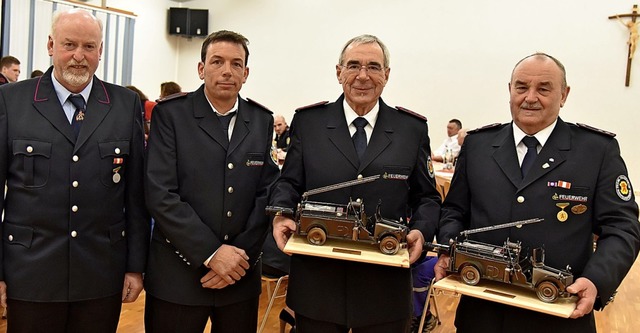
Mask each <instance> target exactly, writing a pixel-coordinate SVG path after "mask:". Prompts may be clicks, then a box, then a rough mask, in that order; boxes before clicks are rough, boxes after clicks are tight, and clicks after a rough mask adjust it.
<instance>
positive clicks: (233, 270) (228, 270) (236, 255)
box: [200, 244, 249, 284]
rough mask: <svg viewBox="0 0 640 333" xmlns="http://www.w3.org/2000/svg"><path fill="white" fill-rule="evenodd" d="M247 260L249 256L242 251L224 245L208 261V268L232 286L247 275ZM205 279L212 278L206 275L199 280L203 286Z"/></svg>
mask: <svg viewBox="0 0 640 333" xmlns="http://www.w3.org/2000/svg"><path fill="white" fill-rule="evenodd" d="M248 260H249V256H247V254H246V253H245V252H244V250H243V249H241V248H238V247H235V246H232V245H227V244H224V245H222V246H220V248H218V251H217V252H216V254H215V255H214V256H213V258H211V260H210V261H209V268H211V270H212V271H213V272H214V273H215V274H217V276H218V277H220V278H222V279H223V280H224V281H225V282H226V283H227V284H234V283H236V281H238V280H240V278H242V277H243V276H244V275H245V274H247V269H249V261H248ZM205 277H209V279H211V278H214V276H210V275H209V274H206V275H205V276H204V277H203V278H202V279H200V282H201V283H203V284H204V283H206V282H207V281H208V280H206V281H204V280H203V279H204V278H205Z"/></svg>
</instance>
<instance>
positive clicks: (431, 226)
mask: <svg viewBox="0 0 640 333" xmlns="http://www.w3.org/2000/svg"><path fill="white" fill-rule="evenodd" d="M429 142H430V141H429V130H428V127H427V125H426V123H425V125H424V130H423V131H422V135H421V137H420V144H419V150H418V152H417V153H418V156H417V158H416V163H417V165H416V166H415V168H414V171H413V173H412V174H411V176H410V180H409V184H410V189H409V206H410V207H411V210H412V212H413V214H412V216H411V229H418V230H420V231H421V232H422V235H423V236H424V239H425V240H426V241H428V242H430V241H431V240H433V237H434V235H435V234H436V230H437V229H438V220H439V219H440V202H441V201H442V199H441V197H440V194H439V193H438V190H436V184H435V179H434V178H433V177H431V176H430V174H429V170H430V169H433V166H432V165H431V151H430V148H429Z"/></svg>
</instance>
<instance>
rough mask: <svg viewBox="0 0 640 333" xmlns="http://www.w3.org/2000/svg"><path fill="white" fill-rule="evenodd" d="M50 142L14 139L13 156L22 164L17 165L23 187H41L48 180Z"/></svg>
mask: <svg viewBox="0 0 640 333" xmlns="http://www.w3.org/2000/svg"><path fill="white" fill-rule="evenodd" d="M51 146H52V144H51V142H44V141H35V140H27V139H22V140H14V141H13V147H12V148H13V156H14V158H15V159H17V160H18V161H19V162H18V163H20V161H21V162H22V163H21V164H22V166H21V167H20V166H19V167H18V174H19V175H21V178H22V183H23V184H24V186H25V187H42V186H44V185H46V184H47V181H48V180H49V170H50V168H51Z"/></svg>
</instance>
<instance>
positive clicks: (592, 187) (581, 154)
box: [436, 53, 640, 333]
mask: <svg viewBox="0 0 640 333" xmlns="http://www.w3.org/2000/svg"><path fill="white" fill-rule="evenodd" d="M509 91H510V96H511V98H510V106H511V116H512V118H513V122H512V123H508V124H503V125H493V126H488V127H486V128H483V129H479V130H475V131H470V132H469V135H468V136H467V137H466V139H465V141H464V145H463V146H462V150H461V153H460V157H459V158H458V164H457V165H456V173H455V175H454V177H453V180H452V183H451V189H450V190H449V194H448V195H447V198H446V200H445V202H444V204H443V210H442V217H441V222H440V227H441V230H440V232H439V237H438V240H439V242H440V243H443V244H447V243H448V241H449V239H451V238H453V237H455V236H457V235H458V234H459V232H460V231H461V230H464V229H471V228H479V227H486V226H490V225H495V224H500V223H504V222H509V221H518V220H523V219H528V218H535V217H539V218H544V222H542V223H536V224H531V225H526V226H523V227H522V228H515V227H513V228H510V229H501V230H494V231H490V232H483V233H478V234H475V235H473V236H472V237H471V238H472V239H475V240H478V241H481V242H486V243H491V244H496V245H500V244H502V243H503V242H504V241H505V240H506V239H507V238H509V240H510V241H512V242H514V241H521V242H522V245H523V248H528V249H533V248H535V247H539V246H544V247H545V250H546V253H545V254H546V256H545V259H546V260H545V264H547V265H549V266H551V267H556V268H565V267H566V266H567V265H569V266H571V269H572V273H573V275H574V279H575V280H574V283H573V284H572V285H570V286H568V288H567V291H569V292H570V293H572V294H576V295H577V296H578V301H577V304H576V308H575V310H574V311H573V313H572V314H571V319H564V318H560V317H555V316H551V315H546V314H541V313H538V312H533V311H529V310H524V309H520V308H516V307H509V306H506V305H502V304H499V303H494V302H489V301H484V300H481V299H478V298H471V297H465V296H463V297H462V299H461V300H460V305H459V306H458V309H457V313H456V321H455V324H456V327H457V331H458V332H460V333H466V332H563V333H564V332H595V331H596V329H595V321H594V316H593V311H592V310H593V309H602V308H603V307H604V306H605V305H606V304H607V303H609V302H610V301H611V300H612V299H613V296H614V294H615V290H616V288H617V287H618V286H619V285H620V282H621V281H622V279H623V278H624V277H625V275H626V274H627V272H628V271H629V269H630V267H631V265H633V262H634V260H635V258H636V256H637V254H638V249H639V248H640V228H639V224H638V205H637V204H636V202H635V198H634V195H633V190H632V188H631V183H630V181H629V178H628V177H627V169H626V166H625V164H624V161H623V160H622V158H621V157H620V149H619V146H618V142H617V141H616V140H615V139H614V138H613V136H614V135H613V134H611V133H607V132H604V131H601V130H597V129H594V128H591V127H588V126H586V125H580V124H578V125H574V124H571V123H565V122H564V121H563V120H562V119H560V118H559V117H558V115H559V112H560V108H561V107H562V106H563V105H564V103H565V101H566V99H567V95H568V94H569V87H568V86H567V82H566V74H565V70H564V67H563V65H562V64H561V63H560V62H559V61H558V60H557V59H555V58H553V57H551V56H549V55H546V54H542V53H537V54H534V55H531V56H528V57H526V58H524V59H523V60H521V61H520V62H518V64H516V66H515V68H514V70H513V73H512V76H511V82H510V83H509ZM522 141H524V142H529V141H531V142H532V144H530V145H529V147H528V146H526V144H525V143H524V142H522ZM527 155H529V156H527ZM529 161H531V162H529ZM521 165H522V166H523V167H522V168H521ZM594 234H595V235H597V236H598V241H597V248H596V250H595V251H594V249H593V235H594ZM448 261H449V257H448V256H444V255H443V256H441V257H440V259H439V262H438V263H437V265H436V274H437V277H438V278H441V277H443V276H444V269H443V267H446V266H447V265H448Z"/></svg>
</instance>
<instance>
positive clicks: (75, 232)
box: [71, 230, 78, 238]
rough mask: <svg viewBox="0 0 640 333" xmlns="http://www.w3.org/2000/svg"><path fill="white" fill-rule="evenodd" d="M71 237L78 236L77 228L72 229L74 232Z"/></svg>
mask: <svg viewBox="0 0 640 333" xmlns="http://www.w3.org/2000/svg"><path fill="white" fill-rule="evenodd" d="M71 237H73V238H76V237H78V232H77V231H75V230H74V231H72V232H71Z"/></svg>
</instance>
